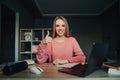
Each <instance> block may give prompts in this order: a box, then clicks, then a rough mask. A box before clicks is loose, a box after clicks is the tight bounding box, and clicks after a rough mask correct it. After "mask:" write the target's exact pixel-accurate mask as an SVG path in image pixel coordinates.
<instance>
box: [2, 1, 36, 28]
mask: <svg viewBox="0 0 120 80" xmlns="http://www.w3.org/2000/svg"><path fill="white" fill-rule="evenodd" d="M2 4H4V5H6V6H8V7H9V8H11V9H12V10H13V11H15V12H19V18H20V19H19V21H20V22H19V23H20V25H19V26H20V28H21V27H26V28H27V27H28V28H29V27H33V26H34V19H33V16H31V14H30V13H29V12H28V10H27V9H26V8H25V7H24V5H23V4H22V2H21V1H20V0H12V1H11V0H2Z"/></svg>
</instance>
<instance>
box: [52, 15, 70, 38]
mask: <svg viewBox="0 0 120 80" xmlns="http://www.w3.org/2000/svg"><path fill="white" fill-rule="evenodd" d="M58 19H61V20H63V22H64V23H65V36H66V37H70V31H69V25H68V22H67V20H66V18H65V17H63V16H57V17H55V19H54V21H53V32H52V38H55V37H56V36H57V34H56V30H55V27H56V25H55V24H56V21H57V20H58Z"/></svg>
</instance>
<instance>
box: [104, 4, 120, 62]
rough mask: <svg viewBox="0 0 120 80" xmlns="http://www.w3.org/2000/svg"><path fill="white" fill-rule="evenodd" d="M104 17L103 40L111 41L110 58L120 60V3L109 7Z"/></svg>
mask: <svg viewBox="0 0 120 80" xmlns="http://www.w3.org/2000/svg"><path fill="white" fill-rule="evenodd" d="M102 17H103V20H102V21H103V24H104V25H103V41H104V42H107V43H109V46H110V49H109V53H108V55H107V56H108V58H114V59H115V58H117V56H118V57H119V60H120V39H119V31H120V29H119V26H120V16H119V3H116V4H115V5H114V6H113V7H111V8H110V9H108V10H107V11H106V12H104V14H103V15H102Z"/></svg>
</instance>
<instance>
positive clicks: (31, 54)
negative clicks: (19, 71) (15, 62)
mask: <svg viewBox="0 0 120 80" xmlns="http://www.w3.org/2000/svg"><path fill="white" fill-rule="evenodd" d="M48 30H49V31H50V33H52V32H51V31H52V28H37V29H20V38H19V60H26V59H33V60H36V52H37V47H38V44H39V43H40V41H41V40H42V39H43V38H44V37H45V35H46V34H47V31H48Z"/></svg>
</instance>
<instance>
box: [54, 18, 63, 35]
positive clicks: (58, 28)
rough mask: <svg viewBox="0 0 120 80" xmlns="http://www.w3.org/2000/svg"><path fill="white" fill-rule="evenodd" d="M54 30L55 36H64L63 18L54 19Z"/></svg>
mask: <svg viewBox="0 0 120 80" xmlns="http://www.w3.org/2000/svg"><path fill="white" fill-rule="evenodd" d="M55 31H56V33H57V36H59V37H62V36H64V34H65V23H64V22H63V20H61V19H58V20H56V24H55Z"/></svg>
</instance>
